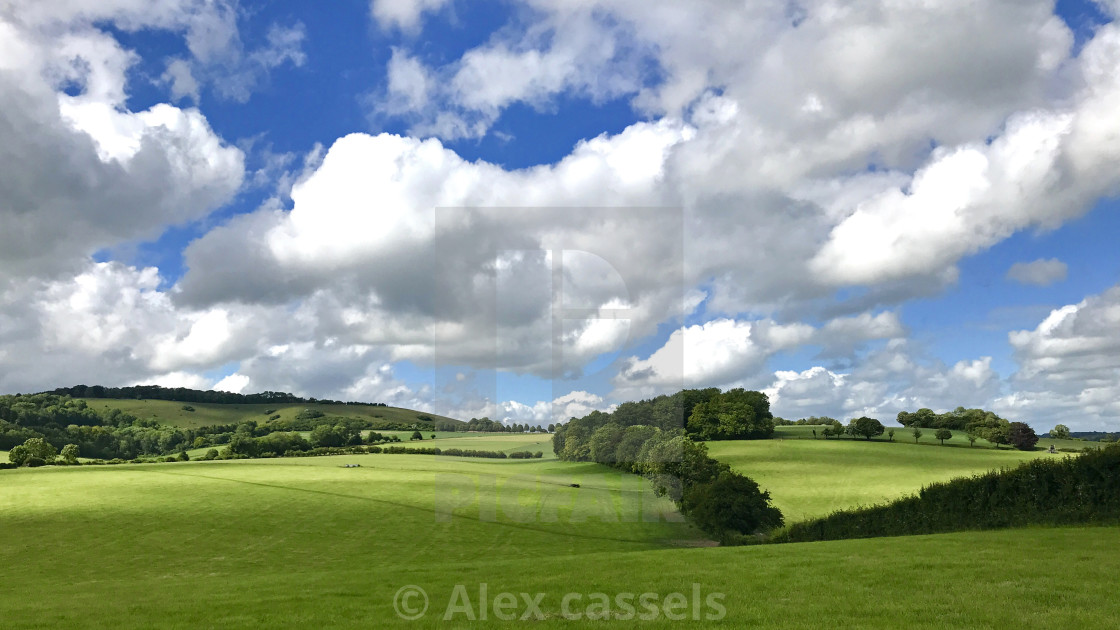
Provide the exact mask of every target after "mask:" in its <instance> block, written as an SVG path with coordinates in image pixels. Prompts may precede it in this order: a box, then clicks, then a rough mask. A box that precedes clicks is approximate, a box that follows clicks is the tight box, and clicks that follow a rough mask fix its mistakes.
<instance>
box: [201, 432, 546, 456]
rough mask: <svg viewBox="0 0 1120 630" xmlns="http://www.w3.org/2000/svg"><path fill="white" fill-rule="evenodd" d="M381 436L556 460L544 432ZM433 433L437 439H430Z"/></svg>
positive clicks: (421, 444)
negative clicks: (522, 452)
mask: <svg viewBox="0 0 1120 630" xmlns="http://www.w3.org/2000/svg"><path fill="white" fill-rule="evenodd" d="M300 433H302V434H303V436H304V437H309V436H310V435H311V432H310V431H301V432H300ZM378 433H380V434H381V435H395V436H397V437H399V438H400V439H401V441H400V442H399V443H393V444H389V445H388V446H403V447H405V448H441V449H443V448H461V449H472V450H476V451H502V452H504V453H512V452H514V451H531V452H534V453H535V452H537V451H540V452H542V453H543V454H544V455H543V456H542V458H541V459H542V460H548V459H551V460H555V459H556V454H555V453H553V452H552V436H551V435H547V434H539V433H538V434H532V433H462V432H440V431H425V432H424V439H423V440H415V441H413V440H410V439H409V438H410V437H411V436H412V431H378ZM433 433H434V434H435V436H436V439H434V440H433V439H431V437H430V436H431V435H432V434H433ZM211 448H216V449H218V450H219V451H220V450H221V449H222V448H224V446H217V447H209V446H208V447H204V448H195V449H190V450H188V451H187V454H188V455H190V456H191V458H192V459H195V458H198V457H201V456H203V455H205V454H206V451H208V450H210V449H211Z"/></svg>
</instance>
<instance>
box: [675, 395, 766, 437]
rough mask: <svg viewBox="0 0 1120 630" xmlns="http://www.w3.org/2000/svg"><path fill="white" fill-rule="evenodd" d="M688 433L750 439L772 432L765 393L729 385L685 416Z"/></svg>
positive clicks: (701, 402) (699, 435) (698, 435)
mask: <svg viewBox="0 0 1120 630" xmlns="http://www.w3.org/2000/svg"><path fill="white" fill-rule="evenodd" d="M687 417H688V423H687V425H686V428H687V430H688V433H689V435H692V436H694V437H696V438H697V439H700V440H750V439H759V438H768V437H771V436H773V435H774V416H773V415H772V414H771V413H770V399H769V398H767V396H766V394H763V393H762V392H756V391H747V390H745V389H742V388H739V389H732V390H729V391H726V392H722V393H716V394H714V395H711V396H709V397H708V398H707V399H706V400H701V401H700V402H698V403H696V405H694V406H693V408H692V412H691V413H690V414H689V415H688V416H687Z"/></svg>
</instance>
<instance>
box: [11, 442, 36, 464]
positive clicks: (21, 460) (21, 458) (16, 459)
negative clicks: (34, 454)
mask: <svg viewBox="0 0 1120 630" xmlns="http://www.w3.org/2000/svg"><path fill="white" fill-rule="evenodd" d="M29 459H31V453H28V452H27V449H26V448H25V447H24V446H23V445H22V444H17V445H15V446H13V447H12V450H10V451H8V461H10V462H12V463H13V464H15V465H16V466H23V465H24V464H26V463H27V460H29Z"/></svg>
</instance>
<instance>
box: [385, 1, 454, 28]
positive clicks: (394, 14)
mask: <svg viewBox="0 0 1120 630" xmlns="http://www.w3.org/2000/svg"><path fill="white" fill-rule="evenodd" d="M448 3H449V0H372V1H371V2H370V7H369V9H370V14H371V15H372V16H373V19H375V20H376V21H377V22H378V24H380V25H381V27H382V28H386V29H389V28H398V29H400V30H402V31H405V32H409V33H413V32H415V31H416V30H417V28H418V27H419V26H420V21H421V18H422V17H423V16H424V14H425V13H435V12H437V11H439V10H440V9H442V8H443V7H444V6H446V5H447V4H448Z"/></svg>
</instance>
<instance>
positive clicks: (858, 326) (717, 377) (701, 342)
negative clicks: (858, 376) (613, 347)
mask: <svg viewBox="0 0 1120 630" xmlns="http://www.w3.org/2000/svg"><path fill="white" fill-rule="evenodd" d="M904 334H905V329H904V328H903V326H902V324H901V322H899V320H898V317H897V315H896V314H894V313H891V312H883V313H880V314H878V315H874V316H873V315H871V314H870V313H863V314H861V315H859V316H856V317H843V318H836V319H833V320H830V321H828V322H827V323H825V324H824V325H823V326H821V327H819V328H814V327H813V326H810V325H808V324H804V323H791V324H779V323H776V322H774V321H773V320H758V321H737V320H732V319H716V320H712V321H709V322H706V323H704V324H698V325H693V326H688V327H684V328H680V329H678V330H675V331H673V333H672V334H670V335H669V339H668V341H667V342H666V343H665V345H663V346H662V347H660V348H658V349H657V350H655V351H654V352H653V353H652V354H650V356H649V357H647V358H645V359H639V358H638V357H630V358H629V359H628V360H627V361H626V362H625V365H624V367H623V368H622V369H621V370H620V371H619V373H618V376H617V377H616V378H615V380H614V384H615V386H616V388H617V389H616V391H615V392H614V393H613V395H614V396H616V397H618V398H621V399H627V398H644V397H648V396H651V395H655V394H659V393H671V392H672V391H675V390H677V389H680V388H681V387H731V386H749V387H760V386H762V384H765V383H766V382H767V381H766V379H767V378H769V376H770V374H769V373H768V372H766V370H765V367H766V365H767V362H768V360H769V359H770V358H771V357H773V356H774V355H775V354H778V353H780V352H782V351H786V350H793V349H796V348H799V347H802V346H806V345H816V346H820V347H822V348H823V349H824V354H826V355H828V356H849V355H851V354H852V353H853V352H854V351H855V350H856V349H857V348H860V347H862V346H864V345H866V343H867V342H869V341H872V340H878V339H895V338H899V337H902V336H903V335H904ZM814 374H815V373H814Z"/></svg>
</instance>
